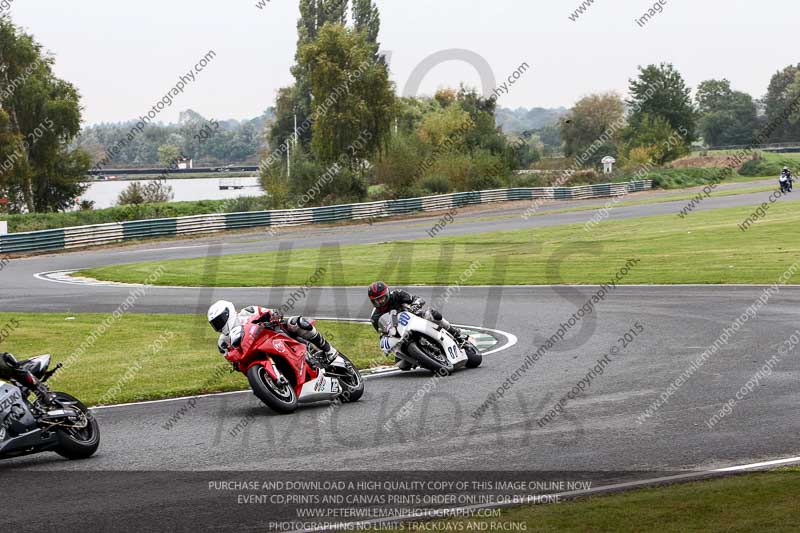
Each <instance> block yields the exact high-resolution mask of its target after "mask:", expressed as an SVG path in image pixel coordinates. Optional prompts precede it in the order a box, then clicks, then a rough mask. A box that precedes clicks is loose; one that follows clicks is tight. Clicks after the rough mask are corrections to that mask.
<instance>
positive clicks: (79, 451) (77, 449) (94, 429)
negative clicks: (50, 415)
mask: <svg viewBox="0 0 800 533" xmlns="http://www.w3.org/2000/svg"><path fill="white" fill-rule="evenodd" d="M55 397H56V400H57V401H59V402H65V403H69V404H72V405H73V406H74V407H75V408H77V409H78V410H79V411H81V412H82V413H83V414H84V415H86V418H87V424H86V427H84V428H80V429H79V428H56V438H57V439H58V447H56V448H55V449H54V450H53V451H55V452H56V453H57V454H58V455H60V456H61V457H64V458H66V459H72V460H75V459H88V458H89V457H91V456H92V455H94V453H95V452H96V451H97V448H98V447H99V446H100V426H98V424H97V420H96V419H95V418H94V416H92V414H91V413H90V412H89V410H88V409H87V408H86V406H85V405H83V404H82V403H81V402H80V401H79V400H78V399H77V398H74V397H72V396H70V395H69V394H66V393H64V392H56V393H55Z"/></svg>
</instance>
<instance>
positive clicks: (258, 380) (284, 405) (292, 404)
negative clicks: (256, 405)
mask: <svg viewBox="0 0 800 533" xmlns="http://www.w3.org/2000/svg"><path fill="white" fill-rule="evenodd" d="M247 381H249V382H250V388H251V389H252V390H253V394H255V395H256V396H257V397H258V399H259V400H261V401H262V402H264V403H265V404H266V405H267V407H269V408H270V409H272V410H273V411H275V412H276V413H279V414H282V415H288V414H290V413H294V412H295V411H296V410H297V394H295V392H294V388H293V387H292V384H291V383H287V384H286V385H284V386H283V387H280V386H279V385H278V384H277V383H275V382H274V381H272V378H270V377H269V374H267V371H266V370H264V367H263V366H261V365H256V366H254V367H251V368H250V370H248V371H247Z"/></svg>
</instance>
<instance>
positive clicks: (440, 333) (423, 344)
mask: <svg viewBox="0 0 800 533" xmlns="http://www.w3.org/2000/svg"><path fill="white" fill-rule="evenodd" d="M378 327H379V328H380V332H381V350H383V352H384V353H385V354H386V355H394V356H395V357H397V358H399V359H402V360H404V361H406V362H408V363H410V364H411V365H412V366H414V367H417V366H421V367H422V368H425V369H427V370H430V371H431V372H434V373H440V374H449V373H450V372H451V371H453V370H456V369H459V368H477V367H479V366H480V365H481V363H482V362H483V356H482V355H481V353H480V352H479V351H478V348H476V347H475V344H474V343H473V342H472V340H468V341H467V342H466V343H465V344H464V346H463V347H462V346H459V344H458V343H457V342H456V340H455V339H454V338H453V336H452V335H450V333H448V332H447V331H445V330H444V329H442V328H440V327H439V326H437V325H436V324H434V323H433V322H431V321H429V320H425V319H424V318H421V317H419V316H417V315H415V314H413V313H411V312H409V311H402V312H400V313H398V312H397V311H396V310H392V311H391V312H389V313H385V314H384V315H383V316H381V317H380V319H379V320H378Z"/></svg>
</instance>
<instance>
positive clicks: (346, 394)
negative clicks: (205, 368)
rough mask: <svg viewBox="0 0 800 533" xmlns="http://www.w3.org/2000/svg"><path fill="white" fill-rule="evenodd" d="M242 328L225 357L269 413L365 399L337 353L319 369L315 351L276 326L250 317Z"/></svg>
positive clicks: (344, 359) (358, 382) (359, 381)
mask: <svg viewBox="0 0 800 533" xmlns="http://www.w3.org/2000/svg"><path fill="white" fill-rule="evenodd" d="M242 328H243V331H242V332H241V333H240V334H241V336H242V337H241V338H242V341H241V344H240V345H239V347H238V348H232V349H231V350H229V351H228V353H227V355H226V356H225V358H226V359H227V360H228V361H230V362H231V363H233V364H234V367H235V368H236V369H237V370H239V371H240V372H241V373H242V374H244V375H246V376H247V380H248V381H249V382H250V388H251V389H253V393H254V394H255V395H256V396H258V398H259V399H260V400H261V401H262V402H264V403H265V404H267V406H269V407H270V408H271V409H273V410H274V411H276V412H278V413H281V414H287V413H293V412H294V411H295V410H296V409H297V406H298V404H299V403H312V402H319V401H325V400H328V401H340V402H342V403H350V402H355V401H358V399H359V398H361V395H362V394H364V379H363V378H362V377H361V374H360V373H359V371H358V370H357V369H356V367H355V366H354V365H353V363H352V362H350V360H349V359H348V358H347V357H345V356H344V355H342V354H341V353H340V354H339V355H338V356H337V357H336V360H335V361H334V362H333V363H332V364H330V365H328V367H327V368H321V367H320V366H319V365H317V364H316V356H317V351H316V350H315V349H314V348H313V347H311V346H310V345H308V344H307V343H305V342H303V341H300V340H296V339H293V338H291V337H289V336H288V335H287V334H286V333H284V332H283V331H282V330H281V329H280V327H279V326H277V325H273V324H269V323H267V324H265V323H262V322H259V320H258V318H257V317H254V318H253V319H252V320H250V321H249V322H247V323H246V324H244V325H243V326H242ZM312 350H313V351H312Z"/></svg>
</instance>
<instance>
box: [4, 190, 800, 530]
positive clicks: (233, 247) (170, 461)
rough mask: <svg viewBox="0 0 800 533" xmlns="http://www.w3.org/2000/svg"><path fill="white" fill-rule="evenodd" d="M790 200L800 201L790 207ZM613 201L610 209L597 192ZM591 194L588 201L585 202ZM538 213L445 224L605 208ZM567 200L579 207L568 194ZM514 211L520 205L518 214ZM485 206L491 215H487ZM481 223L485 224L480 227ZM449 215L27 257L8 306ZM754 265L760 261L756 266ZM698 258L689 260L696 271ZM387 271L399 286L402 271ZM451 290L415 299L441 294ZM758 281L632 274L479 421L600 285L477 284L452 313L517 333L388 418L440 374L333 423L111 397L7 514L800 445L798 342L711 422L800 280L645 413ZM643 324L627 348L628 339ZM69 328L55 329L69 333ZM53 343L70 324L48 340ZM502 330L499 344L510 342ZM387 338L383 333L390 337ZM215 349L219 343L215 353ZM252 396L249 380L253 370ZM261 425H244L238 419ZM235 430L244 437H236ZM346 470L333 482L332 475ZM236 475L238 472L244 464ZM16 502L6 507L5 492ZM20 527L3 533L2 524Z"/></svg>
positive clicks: (118, 289)
mask: <svg viewBox="0 0 800 533" xmlns="http://www.w3.org/2000/svg"><path fill="white" fill-rule="evenodd" d="M767 194H768V193H759V194H747V195H739V196H728V197H717V198H714V197H712V198H709V199H707V200H705V201H704V202H703V204H702V206H701V207H700V208H699V209H702V210H706V209H716V208H721V207H729V206H734V205H753V206H755V205H757V204H758V203H760V202H761V201H762V200H763V199H764V198H766V196H767ZM785 201H789V200H785ZM596 203H597V204H598V205H602V204H603V202H596ZM576 205H586V204H585V203H576ZM683 205H685V201H681V202H670V203H663V204H653V205H643V206H634V207H619V208H617V209H614V210H613V211H612V213H611V216H610V218H611V219H612V220H614V219H620V218H629V217H639V216H648V215H654V214H660V213H676V212H677V211H678V210H679V209H680V207H682V206H683ZM525 207H526V206H524V205H521V204H514V205H498V206H495V208H493V209H492V210H491V211H490V212H489V213H487V212H486V211H481V212H480V213H474V214H469V213H464V214H462V215H461V216H459V220H458V223H457V224H454V225H453V226H451V227H449V228H448V229H447V235H455V234H467V233H475V232H479V231H495V230H501V229H518V228H524V227H535V226H543V225H555V224H565V223H573V222H585V221H586V220H588V219H589V218H590V217H591V215H592V212H590V211H584V212H573V213H560V214H553V215H547V216H537V217H532V218H530V219H528V220H523V219H522V218H521V217H520V216H518V215H519V213H521V212H522V211H524V209H525ZM556 207H558V208H563V207H569V205H564V204H558V205H557V206H556ZM514 215H517V216H514ZM486 217H490V218H491V219H488V220H487V218H486ZM478 218H480V219H481V220H477V219H478ZM437 219H438V217H437V216H435V215H432V216H431V217H429V218H426V219H414V220H410V221H387V222H382V223H378V224H375V225H373V226H371V227H368V226H366V225H365V226H364V227H363V228H354V229H353V231H349V230H348V231H341V228H338V229H337V228H302V229H295V230H287V231H285V232H282V233H281V234H279V235H278V236H276V237H264V235H263V234H258V233H246V234H236V235H233V236H231V235H216V236H212V237H206V238H203V239H195V240H186V241H170V242H163V243H145V244H139V245H136V246H129V247H123V248H117V249H98V250H90V251H81V252H75V253H65V254H57V255H49V256H39V257H33V258H27V259H19V260H14V261H12V262H11V263H9V264H8V265H7V266H6V268H5V270H4V271H3V272H2V279H0V284H1V285H2V291H0V308H2V309H3V310H4V311H20V312H74V313H82V312H112V311H113V310H115V309H116V308H117V307H118V306H119V304H120V302H121V301H122V300H124V299H125V297H126V296H127V295H128V294H129V291H130V287H125V286H115V285H108V284H99V285H97V284H80V283H68V282H63V281H53V280H49V279H46V277H47V276H44V277H43V276H39V277H35V275H37V274H42V273H49V272H56V271H70V270H77V269H79V268H84V267H95V266H102V265H110V264H117V263H127V262H139V261H151V260H158V259H173V258H190V257H209V258H210V260H211V261H215V260H217V259H216V258H218V257H219V256H223V257H222V259H220V260H224V255H228V254H236V253H249V252H257V251H268V250H276V249H278V247H279V246H280V244H281V242H286V241H291V242H292V245H293V246H294V247H295V248H305V247H318V246H320V245H323V244H333V243H339V244H342V245H344V244H354V243H371V242H387V241H394V240H399V239H415V238H423V237H425V236H426V234H425V232H426V231H427V229H428V228H429V227H430V223H432V222H433V221H435V220H437ZM753 260H754V261H757V260H758V258H753ZM687 268H690V266H689V265H687ZM387 281H391V280H387ZM440 290H441V289H437V288H430V287H425V288H415V289H414V291H415V292H417V293H419V294H420V295H422V296H423V297H425V298H426V299H428V300H429V301H431V300H433V299H434V298H435V296H436V294H438V293H437V291H440ZM763 290H764V289H763V287H748V286H708V287H701V286H676V287H645V286H626V287H619V288H617V289H615V290H612V291H611V292H610V293H609V294H608V295H607V296H606V298H605V300H604V301H603V302H601V303H600V304H598V305H597V306H596V308H595V310H594V312H592V313H591V314H590V315H588V316H586V317H585V318H584V319H583V320H581V321H579V322H578V323H577V324H576V326H575V327H574V328H573V329H572V330H570V331H569V333H568V334H567V335H566V336H565V337H564V339H563V341H561V342H558V343H557V344H556V345H555V346H554V347H553V349H552V350H550V351H549V352H548V353H546V354H545V355H544V356H543V357H542V358H541V359H540V360H539V361H537V362H536V363H535V364H534V365H532V367H530V368H529V369H528V370H527V371H526V372H525V373H524V374H523V375H522V378H521V379H519V380H518V381H516V382H515V383H514V384H513V386H511V387H510V388H509V390H507V391H505V392H504V394H503V397H502V398H499V399H497V401H495V402H491V403H490V405H489V407H488V408H487V409H486V410H485V412H484V413H483V414H482V415H481V416H477V417H475V416H473V413H475V412H476V410H477V409H478V408H479V407H480V406H481V405H482V404H484V402H486V401H487V398H489V397H490V395H491V394H492V393H493V392H495V391H496V390H497V389H498V387H501V386H502V384H503V383H504V382H505V381H506V379H507V378H508V377H509V376H510V375H512V374H513V373H514V372H515V371H517V370H518V369H519V368H520V366H521V365H522V364H523V361H524V359H525V357H526V356H527V355H528V354H530V353H532V352H533V351H536V349H537V348H538V346H539V345H541V344H542V343H543V342H544V341H545V340H546V339H547V338H548V337H551V336H552V335H554V334H555V333H556V332H557V331H558V330H559V328H560V327H561V324H562V323H564V322H566V321H567V320H569V318H570V317H571V316H572V315H573V313H575V312H576V310H577V309H578V308H579V307H580V306H581V305H583V302H585V301H587V299H589V298H591V296H592V294H594V293H595V292H596V291H597V287H465V288H463V289H462V290H461V292H460V293H459V294H458V295H457V296H454V297H453V300H452V301H451V302H450V303H449V304H448V306H447V307H446V308H445V309H444V311H445V314H446V315H447V316H448V317H449V318H451V319H452V321H453V322H455V323H458V324H464V325H473V326H481V327H484V328H490V329H496V330H500V331H503V332H508V333H511V334H513V335H515V336H516V337H518V339H519V342H518V343H517V344H516V345H514V346H511V347H508V348H507V349H502V350H500V351H497V352H496V353H494V354H491V355H487V356H486V357H485V359H484V364H483V366H481V367H480V368H479V369H477V370H472V371H463V372H459V373H456V374H455V375H453V376H450V377H448V378H446V379H442V380H437V381H436V384H435V386H434V387H431V388H430V391H429V392H427V394H425V395H424V397H423V398H422V399H421V400H419V401H414V402H412V404H411V406H410V410H409V411H410V412H409V414H408V416H405V417H402V418H398V417H396V416H395V417H394V421H393V423H392V425H391V426H390V427H387V421H388V420H389V419H391V418H392V417H393V416H394V415H395V414H396V411H397V409H398V407H399V406H402V405H405V404H407V403H408V402H409V401H410V400H411V399H412V398H414V397H415V395H416V394H417V392H418V391H419V390H420V388H421V387H424V386H425V385H426V383H428V382H429V381H430V380H431V376H430V375H429V374H425V373H421V372H420V373H417V372H414V373H404V374H399V373H389V374H386V375H381V376H375V377H371V378H370V379H369V380H368V382H367V389H366V393H365V395H364V397H363V398H362V400H361V401H359V402H358V403H356V404H352V405H344V406H341V407H337V408H336V409H333V410H331V411H330V413H329V414H330V416H327V415H325V413H326V412H328V411H327V409H328V407H327V406H326V405H321V406H311V407H306V408H302V409H301V410H299V411H298V412H297V413H295V414H294V415H291V416H278V415H274V414H272V413H271V412H270V411H269V410H268V409H266V408H265V407H264V406H263V405H261V404H260V403H259V402H258V401H257V400H256V398H255V397H254V396H253V395H252V394H251V393H249V392H244V393H234V394H224V395H216V396H208V397H202V398H198V399H195V400H192V407H191V409H188V410H187V412H186V415H185V416H183V417H182V418H181V419H180V420H178V421H177V423H175V424H174V425H172V426H171V427H169V429H167V427H166V424H167V422H168V420H169V419H170V417H171V416H173V415H174V414H175V413H176V411H177V410H179V409H180V408H181V407H182V406H185V405H186V404H187V401H188V400H186V399H178V400H172V401H161V402H151V403H143V404H137V405H126V406H117V407H110V408H103V409H99V410H97V411H96V416H97V417H98V419H99V422H100V427H101V431H102V444H101V448H100V450H99V451H98V454H97V455H96V456H95V457H94V458H93V459H91V460H87V461H80V462H68V461H64V460H62V459H60V458H59V457H58V456H56V455H54V454H39V455H34V456H30V457H24V458H18V459H13V460H6V461H2V462H0V479H3V480H4V481H5V483H4V488H3V492H4V493H6V490H7V489H6V487H15V489H14V493H15V498H17V499H18V500H20V501H27V502H28V504H27V505H25V506H21V507H16V506H11V507H10V508H8V509H5V510H4V511H3V514H4V519H3V523H4V525H8V526H9V527H10V528H9V531H24V530H28V526H30V522H29V521H28V520H29V519H30V516H31V515H30V514H29V513H31V512H33V513H34V515H39V514H41V513H40V512H39V511H38V510H35V509H33V507H34V506H35V505H36V503H35V502H36V501H37V498H38V497H43V496H44V495H47V502H48V503H47V506H46V507H47V509H46V513H45V514H46V515H47V516H46V517H42V516H37V517H36V520H34V522H35V523H36V524H38V525H39V527H40V528H41V529H39V528H31V529H30V530H35V529H38V530H40V531H41V530H49V529H50V527H51V526H52V527H54V528H55V527H56V526H57V527H58V529H60V530H62V531H72V530H78V529H80V527H81V523H82V521H84V520H85V521H86V523H87V524H93V525H96V526H100V527H103V526H107V527H108V528H109V529H111V528H113V529H114V530H117V531H129V530H130V531H148V530H151V529H152V530H168V529H172V530H191V529H192V527H193V526H197V527H200V525H201V524H202V525H203V527H207V529H211V530H220V531H223V530H231V531H233V530H236V531H242V530H266V529H267V528H266V527H265V526H264V520H265V517H264V515H263V510H262V511H261V513H259V512H257V510H258V509H259V508H257V507H243V506H241V505H239V506H237V505H236V502H233V503H232V502H231V500H230V498H227V499H226V498H220V496H219V494H217V493H215V492H214V491H210V490H208V488H207V487H206V486H205V485H204V483H206V482H207V481H209V480H214V479H220V478H225V474H223V473H221V472H220V471H225V472H230V473H234V472H237V473H243V472H244V473H247V472H249V473H251V474H252V475H254V476H255V477H256V478H257V479H263V478H266V477H269V476H270V475H271V474H270V472H276V471H282V472H303V473H307V476H306V478H308V479H317V478H319V477H320V476H319V475H317V474H318V473H324V472H340V473H342V475H350V474H351V473H353V472H359V471H362V472H387V471H390V472H396V473H397V475H402V474H403V473H408V472H411V471H416V472H430V473H433V472H438V473H442V474H441V475H446V474H445V473H446V472H464V471H483V472H487V473H488V472H498V471H499V472H516V473H522V472H560V473H564V475H567V473H574V474H575V475H581V476H588V477H591V479H593V482H594V483H595V484H597V485H602V484H603V483H604V482H611V481H613V480H619V479H623V478H624V479H630V478H642V477H646V476H650V477H656V476H657V475H661V474H663V475H666V474H670V473H677V472H685V471H704V470H708V469H714V468H720V467H725V466H729V465H737V464H746V463H754V462H759V461H768V460H773V459H780V458H786V457H794V456H797V455H800V453H798V452H800V445H798V443H797V435H798V433H800V419H798V417H797V411H796V405H797V400H798V393H797V379H798V376H800V358H799V357H798V353H800V352H789V353H786V355H780V356H779V359H780V360H779V362H778V363H777V364H775V365H774V368H773V372H772V373H771V375H770V376H769V377H768V378H767V379H764V380H761V382H760V383H759V385H758V386H757V387H755V388H754V389H753V390H752V391H751V392H749V393H748V394H747V395H746V397H745V398H744V399H743V400H742V401H739V402H738V403H737V405H736V407H735V410H734V414H733V415H731V416H728V417H725V418H723V419H721V420H720V421H719V422H718V423H716V424H715V425H714V426H713V427H709V425H708V424H707V423H706V422H707V420H709V419H710V417H712V416H713V415H714V414H716V413H717V412H718V411H719V410H720V408H721V407H722V405H723V404H724V403H725V402H727V401H728V400H729V399H731V398H734V396H735V394H736V393H737V391H739V390H740V388H741V387H742V386H743V385H744V384H745V383H747V382H748V380H750V379H751V377H752V376H753V375H754V374H756V373H757V372H758V371H759V369H761V368H762V367H763V366H764V364H765V362H766V361H767V360H769V359H770V358H772V357H773V356H776V355H778V353H779V349H780V348H781V347H782V346H783V345H784V341H785V340H786V339H787V337H788V336H790V335H791V334H792V333H793V332H795V331H796V330H797V329H798V314H799V313H798V309H800V288H796V287H790V286H786V287H782V288H781V289H780V292H779V293H778V294H776V295H773V296H771V297H770V299H769V303H768V305H766V306H764V307H763V308H762V309H761V310H760V311H759V313H758V316H757V318H753V319H750V320H748V321H747V322H745V323H744V324H743V325H742V326H741V328H740V329H739V330H738V332H736V333H735V334H734V335H733V336H731V338H730V340H729V341H728V342H727V344H725V345H723V346H721V348H720V349H719V350H718V351H717V352H716V353H715V354H714V356H713V357H710V358H709V359H708V360H707V361H706V362H705V364H704V365H702V367H700V368H698V369H697V370H696V371H695V372H694V373H693V374H692V375H691V376H690V377H689V378H688V379H686V380H685V382H684V383H682V385H681V386H680V387H679V388H678V389H677V391H675V392H674V393H671V394H669V396H668V401H667V402H666V403H665V404H664V405H663V406H660V408H659V409H657V410H656V411H655V412H653V413H652V415H651V416H649V417H646V416H645V417H643V416H642V415H643V413H644V412H645V410H646V409H647V408H648V407H650V406H652V405H653V402H655V401H657V400H658V399H659V398H660V397H662V396H663V395H664V393H665V391H667V388H668V387H669V386H670V384H671V383H672V382H673V380H675V379H676V378H677V377H678V376H679V375H681V373H682V372H683V371H684V370H685V369H686V368H687V367H689V366H690V363H691V361H693V360H695V359H696V358H697V357H698V356H699V355H700V354H702V353H703V351H704V350H706V349H707V348H708V347H709V346H710V345H711V344H713V343H714V342H715V341H716V340H717V339H718V337H719V336H720V335H721V334H722V333H723V331H724V329H725V328H729V327H730V326H731V323H732V322H733V321H734V320H736V318H737V317H739V316H740V315H742V313H744V312H745V310H746V309H747V308H748V307H749V306H751V305H752V304H753V303H754V301H756V300H757V299H758V298H759V296H761V294H762V293H763ZM288 291H289V289H283V288H263V289H189V288H158V287H152V288H150V289H149V290H148V292H147V294H146V295H145V296H143V297H142V298H141V299H140V301H139V302H137V305H136V307H135V309H134V310H133V311H132V312H136V313H204V312H205V309H206V307H207V305H208V304H209V303H210V302H211V301H213V300H215V299H218V298H223V297H224V298H226V299H230V300H232V301H233V302H234V303H236V304H237V305H242V304H249V303H259V304H266V305H270V304H272V305H275V303H276V302H280V301H282V300H283V299H285V297H286V294H287V293H288ZM368 306H369V304H368V302H367V301H366V298H365V290H364V289H363V288H321V289H314V290H312V291H311V293H310V295H309V297H308V299H307V301H306V302H304V304H303V309H302V312H303V313H304V314H306V315H308V316H316V317H338V318H364V317H365V316H367V314H368V312H369V307H368ZM637 322H638V323H639V324H640V326H641V328H640V329H641V333H640V334H638V335H637V336H636V338H635V339H634V340H633V342H631V343H628V345H627V346H626V347H625V348H620V347H618V346H619V339H620V338H621V337H622V336H624V335H625V333H626V332H628V331H629V330H631V328H635V327H636V326H635V324H636V323H637ZM54 327H55V328H57V324H55V325H54ZM51 333H52V335H53V339H54V341H56V340H57V338H58V337H57V331H53V332H51ZM499 337H500V339H501V341H502V339H503V336H502V335H500V336H499ZM376 348H377V339H376ZM612 348H616V350H617V351H616V353H615V355H613V356H611V357H609V358H608V363H607V364H606V365H605V366H604V368H603V373H602V375H596V376H594V378H593V379H592V381H591V384H590V385H589V386H588V387H585V390H584V392H582V393H580V394H578V395H577V397H575V398H574V399H571V400H570V401H569V402H568V403H567V404H566V407H565V409H564V411H563V413H561V414H559V416H557V417H555V418H553V419H552V420H550V421H549V422H548V423H545V424H539V423H537V421H540V420H541V419H542V417H545V416H546V414H547V413H548V412H550V410H551V408H552V407H553V406H554V404H556V402H558V401H559V399H560V398H562V397H563V396H565V395H566V394H567V393H568V392H570V391H571V390H572V389H573V387H575V386H576V384H577V383H578V382H579V381H581V380H582V378H584V377H585V376H586V375H587V373H588V372H589V371H590V370H591V369H592V368H594V367H595V366H596V365H597V364H598V360H599V359H601V358H602V357H603V356H605V355H607V354H609V353H611V350H612ZM209 349H213V346H209ZM242 386H243V388H244V387H246V381H245V380H244V378H243V381H242ZM243 420H247V421H248V422H247V424H246V427H244V428H241V422H242V421H243ZM237 424H239V425H240V430H239V431H237V430H235V428H236V426H237ZM331 475H333V474H331ZM237 476H241V474H237ZM3 500H5V501H6V502H8V501H9V500H8V499H7V498H6V495H5V494H4V496H3ZM3 529H5V528H3Z"/></svg>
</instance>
